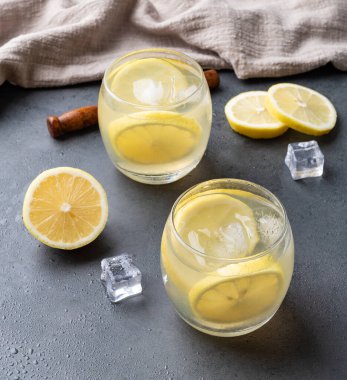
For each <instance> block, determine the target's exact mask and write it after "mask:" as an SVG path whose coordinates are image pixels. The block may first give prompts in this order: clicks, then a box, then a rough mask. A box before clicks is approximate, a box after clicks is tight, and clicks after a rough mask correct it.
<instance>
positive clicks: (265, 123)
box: [224, 91, 288, 139]
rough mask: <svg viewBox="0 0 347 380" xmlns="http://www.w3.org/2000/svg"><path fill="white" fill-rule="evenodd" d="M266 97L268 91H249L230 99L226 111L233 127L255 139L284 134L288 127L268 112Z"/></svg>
mask: <svg viewBox="0 0 347 380" xmlns="http://www.w3.org/2000/svg"><path fill="white" fill-rule="evenodd" d="M266 97H267V92H266V91H249V92H244V93H242V94H239V95H237V96H235V97H233V98H232V99H230V100H229V102H228V103H227V104H226V106H225V108H224V111H225V115H226V117H227V119H228V122H229V124H230V126H231V128H232V129H233V130H234V131H236V132H238V133H240V134H242V135H245V136H248V137H252V138H255V139H266V138H273V137H277V136H280V135H282V134H283V133H284V132H285V131H286V130H287V129H288V127H287V126H286V125H285V124H284V123H282V122H281V121H279V120H278V119H276V118H275V117H274V116H272V115H271V114H270V113H269V112H268V110H267V109H266V107H265V99H266Z"/></svg>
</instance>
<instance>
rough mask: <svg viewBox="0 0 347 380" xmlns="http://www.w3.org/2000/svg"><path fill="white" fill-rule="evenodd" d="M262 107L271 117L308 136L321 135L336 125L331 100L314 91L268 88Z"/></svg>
mask: <svg viewBox="0 0 347 380" xmlns="http://www.w3.org/2000/svg"><path fill="white" fill-rule="evenodd" d="M265 105H266V108H267V110H268V111H269V113H270V114H271V115H272V116H273V117H275V118H277V119H278V120H280V121H281V122H282V123H285V124H287V125H288V126H289V127H291V128H293V129H295V130H297V131H299V132H302V133H306V134H308V135H314V136H320V135H324V134H326V133H329V132H330V131H331V130H332V129H333V128H334V126H335V124H336V117H337V115H336V110H335V108H334V106H333V105H332V103H331V102H330V100H329V99H328V98H326V97H325V96H323V95H322V94H320V93H319V92H317V91H314V90H311V89H310V88H307V87H303V86H299V85H297V84H293V83H279V84H276V85H274V86H271V87H270V88H269V90H268V97H267V99H266V102H265Z"/></svg>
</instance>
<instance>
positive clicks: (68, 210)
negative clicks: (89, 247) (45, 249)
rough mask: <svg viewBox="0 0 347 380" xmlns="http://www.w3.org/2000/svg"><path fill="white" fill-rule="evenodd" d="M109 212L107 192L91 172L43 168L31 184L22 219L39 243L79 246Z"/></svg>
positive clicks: (93, 235)
mask: <svg viewBox="0 0 347 380" xmlns="http://www.w3.org/2000/svg"><path fill="white" fill-rule="evenodd" d="M107 215H108V205H107V198H106V193H105V191H104V189H103V188H102V186H101V185H100V183H99V182H98V181H97V180H96V179H95V178H94V177H92V176H91V175H90V174H88V173H86V172H84V171H82V170H79V169H75V168H69V167H60V168H54V169H49V170H46V171H44V172H42V173H41V174H40V175H39V176H37V177H36V178H35V179H34V180H33V182H32V183H31V184H30V186H29V188H28V190H27V192H26V194H25V198H24V203H23V221H24V224H25V226H26V227H27V229H28V230H29V232H30V233H31V234H32V235H33V236H34V237H36V238H37V239H38V240H40V241H41V242H42V243H44V244H46V245H48V246H51V247H54V248H60V249H74V248H78V247H82V246H83V245H86V244H88V243H90V242H91V241H93V240H94V239H96V237H97V236H98V235H99V234H100V233H101V231H102V230H103V229H104V227H105V224H106V221H107Z"/></svg>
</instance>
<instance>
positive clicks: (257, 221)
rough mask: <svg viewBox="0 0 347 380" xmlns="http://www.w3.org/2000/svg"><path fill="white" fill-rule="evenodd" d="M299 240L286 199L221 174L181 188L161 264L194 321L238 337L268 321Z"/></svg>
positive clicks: (185, 315) (171, 290) (180, 309)
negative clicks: (186, 188)
mask: <svg viewBox="0 0 347 380" xmlns="http://www.w3.org/2000/svg"><path fill="white" fill-rule="evenodd" d="M293 265H294V241H293V236H292V232H291V227H290V224H289V221H288V218H287V215H286V212H285V210H284V207H283V206H282V204H281V202H280V201H279V200H278V199H277V198H276V197H275V196H274V195H273V194H272V193H271V192H269V191H268V190H266V189H265V188H263V187H261V186H259V185H256V184H254V183H251V182H248V181H241V180H237V179H217V180H211V181H207V182H203V183H201V184H198V185H196V186H194V187H192V188H191V189H189V190H187V191H186V192H185V193H183V194H182V195H181V196H180V197H179V198H178V199H177V201H176V203H175V204H174V206H173V208H172V210H171V212H170V215H169V217H168V220H167V222H166V225H165V228H164V232H163V237H162V245H161V268H162V275H163V281H164V284H165V288H166V291H167V294H168V296H169V298H170V300H171V301H172V303H173V305H174V306H175V309H176V311H177V313H178V314H179V315H180V316H181V317H182V319H183V320H185V321H186V322H187V323H188V324H190V325H191V326H193V327H194V328H196V329H198V330H200V331H203V332H205V333H207V334H211V335H218V336H236V335H242V334H246V333H249V332H251V331H253V330H256V329H257V328H259V327H260V326H262V325H264V324H265V323H266V322H267V321H269V320H270V319H271V317H272V316H273V315H274V314H275V313H276V311H277V309H278V308H279V307H280V305H281V303H282V300H283V298H284V296H285V294H286V292H287V290H288V287H289V284H290V281H291V277H292V273H293Z"/></svg>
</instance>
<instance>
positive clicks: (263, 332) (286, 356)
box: [186, 302, 321, 367]
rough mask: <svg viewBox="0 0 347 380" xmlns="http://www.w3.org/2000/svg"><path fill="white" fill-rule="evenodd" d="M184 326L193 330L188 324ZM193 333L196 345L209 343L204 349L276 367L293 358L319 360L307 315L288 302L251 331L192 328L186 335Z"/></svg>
mask: <svg viewBox="0 0 347 380" xmlns="http://www.w3.org/2000/svg"><path fill="white" fill-rule="evenodd" d="M186 328H187V329H190V330H192V329H191V328H190V327H189V326H186ZM193 334H194V337H192V339H194V340H199V342H198V345H199V347H201V346H204V347H206V346H208V347H207V348H206V350H207V351H211V350H213V351H216V352H223V355H224V356H227V355H228V354H230V358H237V357H242V358H243V360H249V362H250V363H252V364H254V363H256V362H261V363H266V366H267V367H271V366H272V365H273V366H276V367H279V366H285V365H286V364H288V363H289V362H293V361H294V360H295V361H298V360H304V361H305V362H306V363H307V362H312V363H313V362H315V363H318V364H319V363H320V356H321V355H320V353H319V345H318V344H317V339H316V336H315V335H314V333H313V331H312V329H311V328H310V319H309V318H307V320H306V319H305V315H302V314H301V313H300V310H297V309H295V308H294V306H293V305H289V304H288V303H287V302H284V303H283V304H282V306H281V308H280V309H279V310H278V312H277V313H276V314H275V316H274V317H273V318H272V319H271V320H270V321H269V322H268V323H267V324H266V325H265V326H263V327H261V328H260V329H259V330H256V331H254V332H252V333H250V334H247V335H243V336H239V337H232V338H221V337H214V336H210V335H206V334H203V333H200V332H198V331H194V330H192V331H190V332H189V333H188V334H187V335H190V336H192V335H193ZM194 346H195V347H196V342H195V343H194Z"/></svg>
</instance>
